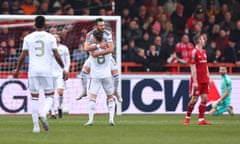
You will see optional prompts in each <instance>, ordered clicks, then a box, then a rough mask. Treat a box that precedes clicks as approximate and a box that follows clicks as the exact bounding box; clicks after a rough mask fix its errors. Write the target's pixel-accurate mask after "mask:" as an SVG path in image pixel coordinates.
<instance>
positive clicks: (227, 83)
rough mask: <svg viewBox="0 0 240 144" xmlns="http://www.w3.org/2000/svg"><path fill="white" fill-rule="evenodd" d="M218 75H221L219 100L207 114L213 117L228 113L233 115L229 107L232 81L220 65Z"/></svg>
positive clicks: (225, 69) (223, 66) (224, 67)
mask: <svg viewBox="0 0 240 144" xmlns="http://www.w3.org/2000/svg"><path fill="white" fill-rule="evenodd" d="M219 73H220V74H221V75H222V82H221V98H219V99H218V100H217V101H216V102H215V103H213V104H212V109H211V110H210V112H209V114H210V115H213V116H219V115H221V114H223V113H224V112H228V113H229V114H230V115H233V107H232V106H230V103H231V95H232V81H231V79H230V77H229V76H228V75H227V67H226V66H225V65H222V66H220V67H219Z"/></svg>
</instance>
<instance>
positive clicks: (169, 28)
mask: <svg viewBox="0 0 240 144" xmlns="http://www.w3.org/2000/svg"><path fill="white" fill-rule="evenodd" d="M118 5H119V7H118V14H119V15H121V17H122V61H125V62H136V63H140V64H143V65H144V67H143V68H142V69H140V71H169V69H166V68H164V65H165V64H167V63H183V64H185V63H188V61H189V56H190V52H191V50H192V49H193V48H194V41H193V38H194V36H195V35H196V34H199V33H200V34H205V35H207V38H208V41H207V44H206V46H205V47H204V49H205V50H206V51H207V56H208V62H210V63H219V62H230V63H234V64H236V66H240V37H239V34H240V11H239V9H240V1H239V0H126V1H121V2H120V1H119V3H118ZM139 57H142V59H141V60H139ZM153 57H154V59H153ZM159 65H160V66H159ZM156 67H158V69H156ZM134 70H139V69H134Z"/></svg>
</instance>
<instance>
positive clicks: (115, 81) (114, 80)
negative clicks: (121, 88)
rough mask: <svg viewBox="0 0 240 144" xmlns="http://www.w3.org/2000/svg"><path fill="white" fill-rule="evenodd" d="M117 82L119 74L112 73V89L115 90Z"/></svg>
mask: <svg viewBox="0 0 240 144" xmlns="http://www.w3.org/2000/svg"><path fill="white" fill-rule="evenodd" d="M118 84H119V74H115V75H113V85H114V91H117V89H118Z"/></svg>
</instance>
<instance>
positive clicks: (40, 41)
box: [35, 40, 44, 57]
mask: <svg viewBox="0 0 240 144" xmlns="http://www.w3.org/2000/svg"><path fill="white" fill-rule="evenodd" d="M38 43H39V44H40V47H35V50H37V51H40V52H39V53H37V54H36V56H39V57H41V56H43V55H44V42H43V41H42V40H38V41H36V44H38Z"/></svg>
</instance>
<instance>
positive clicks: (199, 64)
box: [190, 48, 209, 83]
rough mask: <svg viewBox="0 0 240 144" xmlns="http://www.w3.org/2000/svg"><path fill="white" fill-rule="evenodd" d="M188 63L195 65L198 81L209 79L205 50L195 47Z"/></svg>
mask: <svg viewBox="0 0 240 144" xmlns="http://www.w3.org/2000/svg"><path fill="white" fill-rule="evenodd" d="M190 64H195V65H196V72H197V73H196V75H197V82H198V83H205V82H208V81H209V78H208V70H207V69H208V67H207V55H206V51H205V50H200V49H197V48H195V49H194V50H193V51H192V54H191V60H190Z"/></svg>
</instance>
